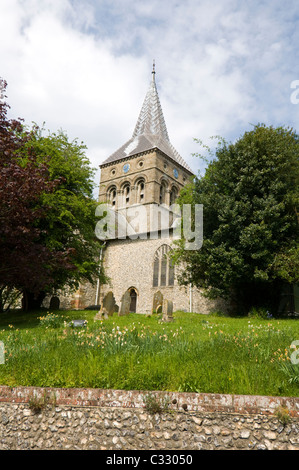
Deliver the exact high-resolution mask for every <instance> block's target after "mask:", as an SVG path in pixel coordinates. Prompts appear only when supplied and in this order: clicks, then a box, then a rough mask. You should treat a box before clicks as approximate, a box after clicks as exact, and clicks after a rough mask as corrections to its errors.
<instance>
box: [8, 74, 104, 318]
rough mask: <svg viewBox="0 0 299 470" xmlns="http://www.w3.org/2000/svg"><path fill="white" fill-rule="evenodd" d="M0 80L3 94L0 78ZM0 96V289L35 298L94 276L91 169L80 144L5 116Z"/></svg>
mask: <svg viewBox="0 0 299 470" xmlns="http://www.w3.org/2000/svg"><path fill="white" fill-rule="evenodd" d="M0 85H1V86H2V90H3V92H5V89H6V82H4V81H3V80H0ZM2 98H3V99H1V101H0V293H1V292H6V293H7V292H8V291H9V290H14V289H17V290H19V291H22V292H23V293H27V294H29V293H30V294H31V296H32V295H34V296H40V298H42V296H41V294H44V293H46V292H51V291H53V290H56V289H59V288H62V287H63V286H65V285H69V286H71V287H75V286H76V285H77V284H78V282H79V281H80V280H90V281H92V280H93V279H94V276H96V275H97V274H98V270H99V268H98V264H97V262H96V255H97V254H98V251H99V249H100V248H99V245H98V243H97V242H96V239H95V234H94V228H95V224H96V219H95V207H96V203H95V201H94V200H93V199H92V176H93V171H92V170H91V168H90V166H89V162H88V161H87V159H86V157H85V154H84V146H83V145H82V144H80V145H79V144H78V143H77V142H76V141H75V142H69V141H68V138H67V136H66V135H65V134H64V133H62V132H60V133H59V134H57V135H56V134H49V135H48V136H47V137H44V136H43V135H42V131H41V130H40V129H39V128H38V127H37V126H34V127H33V128H32V129H31V130H28V129H26V128H25V126H24V124H23V122H22V120H20V119H17V120H15V119H14V120H9V119H8V118H7V111H8V108H9V106H8V104H7V103H6V102H5V100H4V98H5V96H4V93H3V96H2ZM0 297H1V295H0ZM27 297H28V296H27ZM2 308H3V305H2V304H1V299H0V309H2Z"/></svg>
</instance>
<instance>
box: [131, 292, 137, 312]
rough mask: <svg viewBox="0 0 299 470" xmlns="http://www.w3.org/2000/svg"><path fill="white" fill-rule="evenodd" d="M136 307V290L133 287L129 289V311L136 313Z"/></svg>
mask: <svg viewBox="0 0 299 470" xmlns="http://www.w3.org/2000/svg"><path fill="white" fill-rule="evenodd" d="M136 307H137V292H136V289H134V287H132V288H131V289H130V313H136Z"/></svg>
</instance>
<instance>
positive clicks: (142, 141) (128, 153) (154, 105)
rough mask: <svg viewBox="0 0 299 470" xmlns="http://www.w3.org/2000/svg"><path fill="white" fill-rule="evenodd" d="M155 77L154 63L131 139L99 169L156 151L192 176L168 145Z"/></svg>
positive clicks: (186, 166) (185, 164)
mask: <svg viewBox="0 0 299 470" xmlns="http://www.w3.org/2000/svg"><path fill="white" fill-rule="evenodd" d="M155 75H156V71H155V63H154V65H153V71H152V80H151V83H150V86H149V89H148V91H147V94H146V96H145V99H144V102H143V105H142V108H141V111H140V114H139V117H138V120H137V123H136V126H135V129H134V132H133V135H132V137H131V139H130V140H129V141H128V142H126V143H125V144H124V145H123V146H122V147H120V149H118V150H117V151H116V152H114V153H113V154H112V155H111V156H110V157H109V158H107V159H106V160H105V161H104V162H103V163H102V165H100V166H101V167H103V166H105V165H108V164H111V163H115V162H117V161H118V160H122V159H124V158H128V157H132V156H134V155H137V154H139V153H142V152H147V151H149V150H153V149H158V150H160V151H161V152H162V153H164V154H166V155H167V156H168V157H170V158H171V159H172V160H173V161H174V162H175V163H178V164H179V165H181V166H182V167H183V168H185V169H186V170H187V171H188V172H189V173H191V174H193V172H192V170H191V168H190V167H189V166H188V165H187V163H186V162H185V161H184V160H183V159H182V157H181V156H180V155H179V153H178V152H177V151H176V150H175V148H174V147H173V146H172V144H171V143H170V140H169V136H168V132H167V127H166V124H165V120H164V116H163V111H162V107H161V104H160V99H159V95H158V91H157V86H156V81H155Z"/></svg>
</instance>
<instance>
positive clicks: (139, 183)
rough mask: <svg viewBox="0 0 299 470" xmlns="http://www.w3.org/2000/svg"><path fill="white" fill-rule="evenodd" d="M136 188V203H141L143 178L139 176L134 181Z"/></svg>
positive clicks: (142, 198)
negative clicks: (138, 178)
mask: <svg viewBox="0 0 299 470" xmlns="http://www.w3.org/2000/svg"><path fill="white" fill-rule="evenodd" d="M136 189H137V203H143V202H144V201H145V180H144V178H141V179H140V180H138V181H137V183H136Z"/></svg>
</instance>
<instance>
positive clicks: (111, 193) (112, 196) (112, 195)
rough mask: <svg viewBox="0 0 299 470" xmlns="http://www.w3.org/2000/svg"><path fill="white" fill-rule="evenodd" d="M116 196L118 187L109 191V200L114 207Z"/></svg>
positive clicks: (113, 187)
mask: <svg viewBox="0 0 299 470" xmlns="http://www.w3.org/2000/svg"><path fill="white" fill-rule="evenodd" d="M116 194H117V191H116V186H112V187H111V188H110V189H109V190H108V194H107V200H108V202H109V203H110V204H111V205H112V206H115V205H116Z"/></svg>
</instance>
